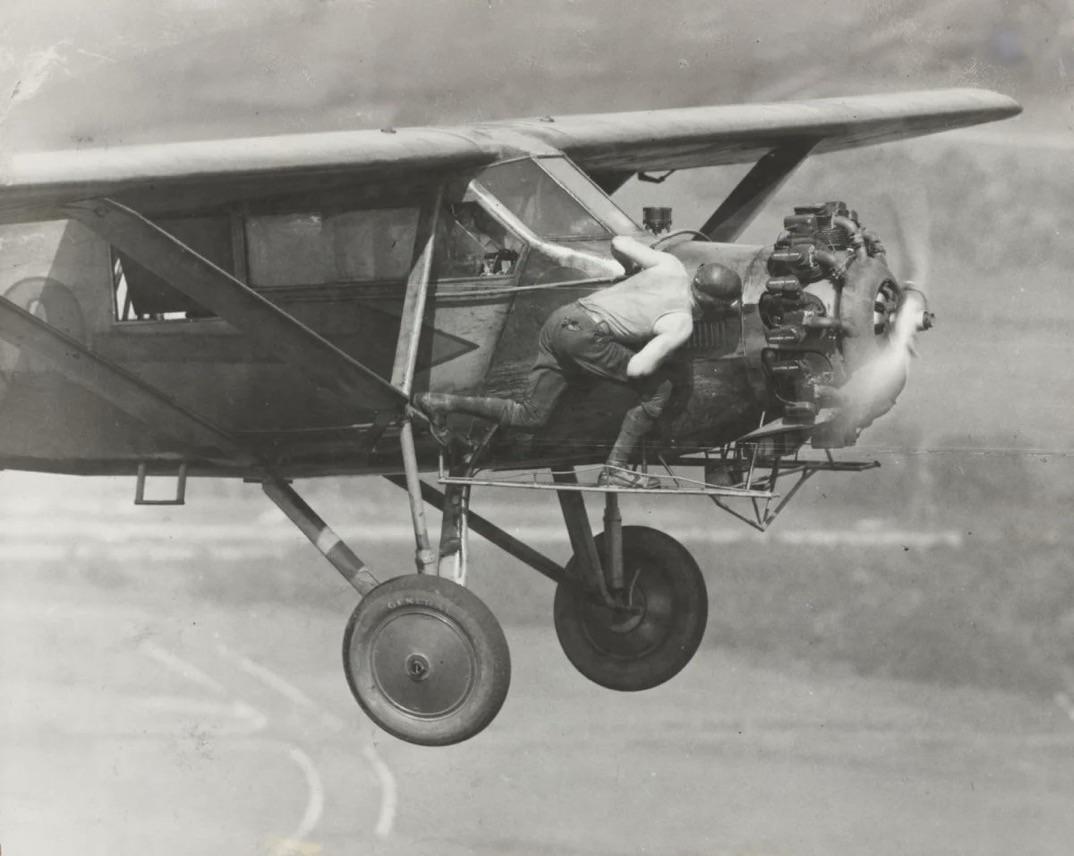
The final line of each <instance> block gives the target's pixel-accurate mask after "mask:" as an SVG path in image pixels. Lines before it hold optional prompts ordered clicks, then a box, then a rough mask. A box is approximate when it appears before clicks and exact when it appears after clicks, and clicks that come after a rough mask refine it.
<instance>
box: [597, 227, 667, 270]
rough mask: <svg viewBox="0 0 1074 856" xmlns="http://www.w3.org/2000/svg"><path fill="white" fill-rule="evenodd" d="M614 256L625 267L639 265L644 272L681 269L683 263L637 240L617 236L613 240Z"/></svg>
mask: <svg viewBox="0 0 1074 856" xmlns="http://www.w3.org/2000/svg"><path fill="white" fill-rule="evenodd" d="M612 255H614V256H615V257H616V259H617V260H618V261H619V262H620V263H621V264H622V265H623V266H624V267H627V268H629V266H630V265H637V266H638V267H640V268H641V269H642V270H645V269H647V268H653V267H659V266H667V267H674V268H676V269H679V268H681V267H682V263H681V262H680V261H679V260H678V259H677V258H675V257H674V256H673V255H671V254H670V253H664V252H661V251H660V250H654V249H653V248H652V247H647V246H645V244H643V243H642V242H641V241H639V240H636V239H635V238H628V237H626V236H624V235H616V236H615V237H614V238H612Z"/></svg>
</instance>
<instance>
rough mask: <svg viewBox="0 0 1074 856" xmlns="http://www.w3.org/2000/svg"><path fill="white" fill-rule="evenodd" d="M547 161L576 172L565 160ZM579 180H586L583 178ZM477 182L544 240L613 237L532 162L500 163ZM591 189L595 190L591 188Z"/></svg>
mask: <svg viewBox="0 0 1074 856" xmlns="http://www.w3.org/2000/svg"><path fill="white" fill-rule="evenodd" d="M547 160H548V161H550V162H553V161H559V162H560V164H561V165H562V167H565V168H566V169H567V170H572V171H573V170H574V168H573V167H572V166H570V164H568V163H566V161H565V160H563V159H562V158H548V159H547ZM576 178H582V179H583V180H584V176H576ZM477 180H478V182H479V183H480V184H481V185H482V186H483V187H484V188H485V189H486V190H488V191H489V192H490V193H492V194H493V196H495V197H496V198H497V199H498V200H499V201H500V202H502V203H503V204H504V206H506V207H507V208H508V209H509V210H510V211H511V213H512V214H514V215H515V216H516V217H518V218H519V219H520V220H521V221H522V222H523V223H525V224H526V225H527V226H529V227H530V228H531V229H532V230H533V231H534V232H536V233H537V234H538V235H541V236H542V237H545V238H552V239H558V240H572V239H575V240H577V239H585V238H607V237H610V236H611V234H612V232H611V230H610V228H609V227H608V226H605V225H604V224H602V223H601V222H600V221H599V220H597V218H596V217H594V216H593V214H591V213H590V212H589V211H587V210H586V209H585V207H583V205H582V203H581V202H579V201H578V199H576V198H575V197H574V196H572V195H571V194H570V193H568V192H567V190H566V189H564V187H563V186H562V185H561V184H560V183H559V182H558V181H556V180H555V179H554V178H553V177H552V176H551V175H550V174H549V173H548V172H547V171H545V170H544V169H542V168H541V167H540V166H538V165H537V163H536V162H534V161H533V160H529V159H522V160H516V161H508V162H507V163H503V164H497V165H496V166H493V167H490V168H489V169H487V170H485V171H484V172H483V173H481V175H480V176H479V177H478V179H477ZM590 189H591V190H596V189H595V188H592V187H591V188H590ZM597 193H599V191H597ZM605 201H607V200H605ZM620 213H621V212H620ZM622 216H623V217H625V216H626V215H622ZM628 222H629V221H628ZM630 231H636V227H632V228H631V229H630Z"/></svg>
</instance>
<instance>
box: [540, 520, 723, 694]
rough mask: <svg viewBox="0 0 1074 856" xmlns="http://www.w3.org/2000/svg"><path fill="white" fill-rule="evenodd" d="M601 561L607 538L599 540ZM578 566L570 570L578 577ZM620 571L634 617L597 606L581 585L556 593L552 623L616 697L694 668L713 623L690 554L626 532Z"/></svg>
mask: <svg viewBox="0 0 1074 856" xmlns="http://www.w3.org/2000/svg"><path fill="white" fill-rule="evenodd" d="M595 540H596V542H597V550H598V551H599V552H600V556H601V560H602V561H603V560H604V559H605V556H606V546H605V538H604V533H601V534H600V535H598V536H596V539H595ZM574 565H575V559H574V558H572V559H571V561H570V562H569V563H568V564H567V572H568V574H573V573H574ZM623 570H624V572H625V577H626V582H627V587H628V591H629V592H630V597H631V600H632V602H633V605H634V607H635V610H633V611H631V610H621V609H614V610H613V609H610V608H609V607H607V606H605V605H603V604H599V603H596V602H595V601H594V600H593V599H592V598H591V597H590V596H588V595H587V594H586V593H585V592H583V591H582V590H581V589H580V588H579V587H578V585H577V584H575V583H573V582H571V581H567V582H563V583H560V584H559V586H558V587H557V588H556V599H555V607H554V617H555V624H556V634H557V635H558V636H559V644H560V645H561V646H562V648H563V652H564V653H565V654H566V655H567V659H568V660H570V661H571V663H572V664H573V665H574V667H575V668H576V669H578V671H579V672H581V673H582V674H583V675H585V676H586V677H587V678H589V679H590V680H591V681H593V682H595V683H598V684H600V685H601V686H603V687H608V688H609V689H613V690H621V691H624V692H633V691H636V690H647V689H650V688H651V687H655V686H657V685H659V684H662V683H664V681H667V680H669V679H670V678H672V677H674V676H675V675H676V674H678V673H679V671H680V670H681V669H682V668H683V666H685V665H686V664H687V663H688V662H690V658H691V657H693V655H694V652H695V651H697V647H698V645H700V644H701V637H702V636H704V634H705V623H706V622H707V620H708V603H709V602H708V591H707V589H706V587H705V578H704V577H703V576H702V575H701V570H700V569H699V568H698V566H697V562H695V561H694V558H693V556H691V555H690V553H689V551H687V549H686V548H685V547H683V546H682V544H680V543H679V542H678V541H676V540H675V539H674V538H671V537H670V536H668V535H665V534H664V533H663V532H660V531H658V530H656V529H650V528H648V527H647V526H624V527H623Z"/></svg>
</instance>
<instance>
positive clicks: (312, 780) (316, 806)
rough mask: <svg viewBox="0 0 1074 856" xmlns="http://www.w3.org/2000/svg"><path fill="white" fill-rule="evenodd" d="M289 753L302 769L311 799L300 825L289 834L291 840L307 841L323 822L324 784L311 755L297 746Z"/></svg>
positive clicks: (290, 748) (291, 748)
mask: <svg viewBox="0 0 1074 856" xmlns="http://www.w3.org/2000/svg"><path fill="white" fill-rule="evenodd" d="M287 754H288V755H289V756H290V758H291V760H292V761H294V762H295V763H296V764H297V765H298V767H299V769H300V770H302V773H303V775H305V777H306V785H307V786H308V787H309V792H310V797H309V801H308V802H307V803H306V811H305V812H304V813H303V815H302V819H301V820H300V821H299V822H298V826H297V827H295V831H294V832H292V833H291V834H290V835H288V836H287V839H288V840H290V841H296V842H301V841H305V840H306V837H307V836H308V835H309V834H310V833H311V832H312V831H313V830H314V828H315V827H316V826H317V824H318V823H320V822H321V815H322V814H324V785H323V784H322V783H321V776H320V774H319V773H318V772H317V767H316V766H315V765H314V763H313V760H312V759H311V758H310V756H309V755H307V754H306V753H305V752H303V751H302V750H301V749H299V748H298V747H297V746H291V747H289V748H288V750H287Z"/></svg>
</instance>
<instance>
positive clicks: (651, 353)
mask: <svg viewBox="0 0 1074 856" xmlns="http://www.w3.org/2000/svg"><path fill="white" fill-rule="evenodd" d="M653 331H654V332H655V333H656V335H655V336H654V337H653V338H652V339H650V340H649V341H648V343H646V345H645V347H644V348H642V349H641V350H640V351H638V352H637V353H636V354H635V355H634V356H632V357H631V358H630V362H628V363H627V370H626V373H627V377H644V376H645V375H649V374H652V373H653V372H654V371H656V369H657V367H658V366H659V365H660V363H662V362H663V361H664V358H665V357H667V355H668V354H670V353H671V352H672V351H674V350H675V349H677V348H680V347H682V346H683V345H684V344H686V341H687V339H689V338H690V335H691V334H692V333H693V332H694V319H693V317H692V316H691V315H690V313H688V312H671V313H669V314H667V315H664V316H662V317H660V318H658V319H657V321H656V324H654V325H653Z"/></svg>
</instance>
